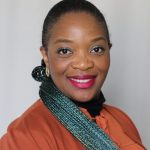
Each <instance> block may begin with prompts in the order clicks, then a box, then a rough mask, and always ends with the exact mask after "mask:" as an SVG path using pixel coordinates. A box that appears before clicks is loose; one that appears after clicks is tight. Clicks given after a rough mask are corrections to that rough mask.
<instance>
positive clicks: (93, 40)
mask: <svg viewBox="0 0 150 150" xmlns="http://www.w3.org/2000/svg"><path fill="white" fill-rule="evenodd" d="M100 40H103V41H106V38H104V37H103V36H98V37H96V38H94V39H92V40H91V42H92V43H93V42H97V41H100Z"/></svg>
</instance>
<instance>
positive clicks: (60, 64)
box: [49, 58, 68, 76]
mask: <svg viewBox="0 0 150 150" xmlns="http://www.w3.org/2000/svg"><path fill="white" fill-rule="evenodd" d="M67 68H68V62H67V61H62V60H60V59H57V58H50V59H49V69H50V73H51V75H52V76H60V75H63V74H65V72H66V70H67Z"/></svg>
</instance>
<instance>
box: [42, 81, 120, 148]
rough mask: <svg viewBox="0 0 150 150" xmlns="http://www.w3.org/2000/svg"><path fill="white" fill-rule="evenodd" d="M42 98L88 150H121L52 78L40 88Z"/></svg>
mask: <svg viewBox="0 0 150 150" xmlns="http://www.w3.org/2000/svg"><path fill="white" fill-rule="evenodd" d="M39 94H40V97H41V99H42V100H43V102H44V104H45V105H46V106H47V108H48V109H49V110H50V111H51V112H52V113H53V114H54V115H55V116H56V117H57V119H58V120H59V121H60V122H61V123H62V124H63V125H64V126H65V128H67V129H68V130H69V131H70V132H71V133H72V134H73V135H74V136H75V137H76V138H77V139H78V140H79V141H80V142H81V143H82V144H83V145H84V146H85V147H86V149H88V150H119V148H118V147H117V146H116V145H115V143H113V141H112V140H111V139H110V138H109V136H108V135H107V134H106V133H105V132H104V131H103V130H102V129H101V128H99V127H98V126H97V124H96V123H95V122H93V121H92V120H90V119H89V118H88V117H87V116H86V115H85V114H84V113H82V112H81V111H80V109H79V108H78V107H77V106H76V105H75V104H74V103H73V102H72V101H71V100H70V99H69V98H68V97H66V96H65V95H63V93H62V92H61V91H59V90H58V88H57V87H56V86H55V85H54V83H53V81H52V80H51V79H50V78H45V79H44V81H43V82H42V84H41V86H40V91H39Z"/></svg>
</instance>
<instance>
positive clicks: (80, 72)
mask: <svg viewBox="0 0 150 150" xmlns="http://www.w3.org/2000/svg"><path fill="white" fill-rule="evenodd" d="M41 53H42V55H43V59H44V61H45V64H46V66H47V67H48V68H49V70H50V74H51V78H52V79H53V81H54V83H55V85H56V86H57V87H58V89H59V90H60V91H61V92H63V93H64V94H65V95H66V96H68V97H69V98H72V99H74V100H76V101H80V102H86V101H89V100H91V99H92V98H93V97H94V96H96V94H97V93H99V91H100V90H101V87H102V85H103V82H104V80H105V78H106V75H107V72H108V69H109V64H110V56H109V45H108V41H107V38H106V33H105V28H104V26H103V24H100V23H99V22H97V20H96V19H95V17H93V16H92V15H90V14H88V13H86V12H70V13H66V14H64V15H62V16H61V17H60V18H59V20H58V21H57V22H56V24H55V25H54V26H53V28H52V30H51V32H50V39H49V41H48V51H45V49H44V48H41Z"/></svg>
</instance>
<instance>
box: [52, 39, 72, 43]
mask: <svg viewBox="0 0 150 150" xmlns="http://www.w3.org/2000/svg"><path fill="white" fill-rule="evenodd" d="M57 43H73V41H72V40H68V39H58V40H56V41H55V44H57Z"/></svg>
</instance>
